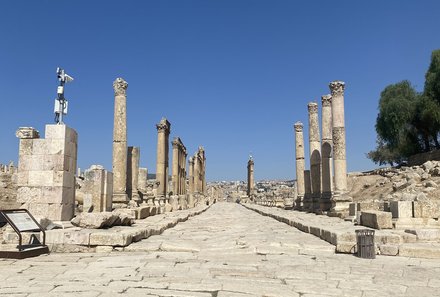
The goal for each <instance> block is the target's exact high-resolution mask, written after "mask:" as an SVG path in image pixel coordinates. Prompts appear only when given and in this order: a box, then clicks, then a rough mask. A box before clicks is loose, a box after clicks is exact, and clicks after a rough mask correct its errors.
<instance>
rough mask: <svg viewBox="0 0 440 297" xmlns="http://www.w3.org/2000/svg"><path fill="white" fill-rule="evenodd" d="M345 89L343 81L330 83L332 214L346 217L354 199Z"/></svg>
mask: <svg viewBox="0 0 440 297" xmlns="http://www.w3.org/2000/svg"><path fill="white" fill-rule="evenodd" d="M344 88H345V83H344V82H342V81H333V82H331V83H330V90H331V93H332V122H333V127H332V128H333V131H332V136H333V137H332V139H333V162H334V173H335V177H334V193H333V197H332V199H331V201H332V207H331V209H330V212H331V213H332V214H333V215H337V216H345V215H346V214H347V213H348V208H349V204H350V202H352V198H351V197H349V196H348V195H347V163H346V159H345V158H346V153H345V115H344Z"/></svg>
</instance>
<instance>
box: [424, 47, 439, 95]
mask: <svg viewBox="0 0 440 297" xmlns="http://www.w3.org/2000/svg"><path fill="white" fill-rule="evenodd" d="M424 94H425V96H427V97H429V98H431V99H433V100H435V101H437V103H439V104H440V50H435V51H433V52H432V55H431V64H430V65H429V68H428V71H427V72H426V74H425V90H424Z"/></svg>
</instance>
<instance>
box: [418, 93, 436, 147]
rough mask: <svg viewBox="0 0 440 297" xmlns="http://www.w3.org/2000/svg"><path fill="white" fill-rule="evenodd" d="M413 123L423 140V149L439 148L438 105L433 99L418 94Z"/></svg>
mask: <svg viewBox="0 0 440 297" xmlns="http://www.w3.org/2000/svg"><path fill="white" fill-rule="evenodd" d="M413 125H414V127H415V128H416V130H417V133H418V134H419V136H420V138H421V140H422V141H423V146H424V151H430V150H432V149H440V144H439V141H438V133H439V131H440V106H439V104H438V103H437V101H435V100H434V99H432V98H430V97H428V96H426V95H420V96H419V99H418V101H417V103H416V110H415V113H414V117H413Z"/></svg>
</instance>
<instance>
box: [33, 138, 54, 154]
mask: <svg viewBox="0 0 440 297" xmlns="http://www.w3.org/2000/svg"><path fill="white" fill-rule="evenodd" d="M49 143H50V140H47V139H34V141H33V145H32V155H40V156H41V155H48V154H49V146H50V144H49Z"/></svg>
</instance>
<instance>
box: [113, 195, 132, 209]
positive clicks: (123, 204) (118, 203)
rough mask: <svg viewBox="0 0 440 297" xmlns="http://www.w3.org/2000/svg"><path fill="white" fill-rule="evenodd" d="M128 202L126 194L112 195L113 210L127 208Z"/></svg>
mask: <svg viewBox="0 0 440 297" xmlns="http://www.w3.org/2000/svg"><path fill="white" fill-rule="evenodd" d="M128 201H129V199H128V195H127V193H113V198H112V204H113V208H127V204H128Z"/></svg>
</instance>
